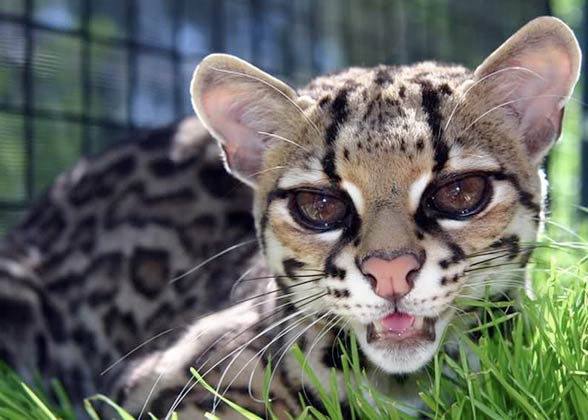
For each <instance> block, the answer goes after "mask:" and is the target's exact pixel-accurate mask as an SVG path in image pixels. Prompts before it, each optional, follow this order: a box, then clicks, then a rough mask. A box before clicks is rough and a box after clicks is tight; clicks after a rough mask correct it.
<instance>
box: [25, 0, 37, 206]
mask: <svg viewBox="0 0 588 420" xmlns="http://www.w3.org/2000/svg"><path fill="white" fill-rule="evenodd" d="M33 7H34V4H33V0H25V16H26V17H27V19H29V20H30V18H31V17H32V15H33ZM24 31H25V34H24V36H25V62H24V68H23V78H22V90H23V93H24V104H23V110H22V111H23V112H22V114H23V116H24V118H23V124H24V127H23V134H24V142H25V155H26V168H25V174H24V177H25V191H26V199H27V200H31V199H32V198H33V194H34V192H35V144H34V134H35V133H34V127H33V108H34V105H33V101H34V97H35V96H34V90H33V88H34V87H33V54H34V51H33V48H34V45H33V42H34V39H33V38H34V37H33V28H32V27H31V26H26V25H25V27H24Z"/></svg>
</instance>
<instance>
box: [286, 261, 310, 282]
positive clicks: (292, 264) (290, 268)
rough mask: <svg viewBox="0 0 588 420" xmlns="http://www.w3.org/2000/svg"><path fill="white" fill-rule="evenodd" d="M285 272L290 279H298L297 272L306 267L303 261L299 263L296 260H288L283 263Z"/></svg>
mask: <svg viewBox="0 0 588 420" xmlns="http://www.w3.org/2000/svg"><path fill="white" fill-rule="evenodd" d="M282 266H283V267H284V272H285V273H286V275H287V276H288V277H290V278H291V279H294V278H295V277H296V270H297V269H299V268H302V267H304V266H305V264H304V263H303V262H302V261H298V260H297V259H295V258H288V259H285V260H284V261H282Z"/></svg>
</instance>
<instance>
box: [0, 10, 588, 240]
mask: <svg viewBox="0 0 588 420" xmlns="http://www.w3.org/2000/svg"><path fill="white" fill-rule="evenodd" d="M585 9H586V7H585V6H584V5H583V3H582V2H581V1H579V0H557V1H551V2H550V1H540V0H533V1H523V0H519V1H514V0H493V1H488V0H486V1H484V0H467V1H461V0H460V1H458V0H315V1H310V0H296V1H290V0H267V1H261V0H224V1H223V0H193V1H188V0H0V233H1V232H3V231H5V230H6V229H7V227H8V226H10V225H12V224H13V223H15V221H17V220H18V218H19V217H20V216H21V215H22V213H23V211H24V210H25V209H26V208H27V206H28V205H29V204H30V203H31V200H33V199H34V197H35V196H37V195H38V194H39V192H41V191H42V190H43V189H44V188H46V186H47V185H48V183H50V182H51V180H52V179H53V178H54V176H55V175H56V174H58V173H59V172H61V171H63V170H64V169H66V168H68V167H69V166H71V164H72V163H73V162H74V161H75V160H76V159H78V158H79V157H80V156H81V155H87V154H94V153H97V152H99V151H101V150H103V149H104V148H106V147H108V146H109V145H111V144H113V143H114V142H116V141H118V140H120V139H121V138H123V137H124V136H125V135H126V134H128V133H129V132H130V131H132V130H135V129H139V128H148V127H155V126H159V125H162V124H167V123H170V122H172V121H174V120H177V119H178V118H180V117H182V116H185V115H189V114H192V109H191V106H190V100H189V94H188V86H189V82H190V78H191V75H192V72H193V70H194V68H195V66H196V65H197V63H198V62H199V61H200V60H201V59H202V57H204V56H205V55H206V54H208V53H210V52H228V53H231V54H235V55H237V56H239V57H241V58H244V59H246V60H249V61H251V62H253V63H254V64H256V65H258V66H260V67H261V68H263V69H264V70H266V71H268V72H270V73H272V74H274V75H276V76H277V77H280V78H283V79H285V80H286V81H288V82H290V83H291V84H293V85H301V84H304V83H306V82H307V81H308V80H309V79H310V78H311V77H312V76H314V75H316V74H319V73H324V72H329V71H333V70H335V69H339V68H342V67H345V66H349V65H361V66H370V65H374V64H377V63H387V64H397V63H410V62H413V61H417V60H423V59H433V58H434V59H436V60H441V61H449V62H460V63H463V64H466V65H468V66H471V67H475V66H476V65H477V64H479V63H480V62H481V60H482V59H483V58H484V57H485V56H486V55H487V54H489V53H490V52H491V51H492V50H493V49H494V48H496V47H497V46H498V45H499V44H500V43H501V42H502V41H504V40H505V39H506V38H507V37H508V36H509V35H510V34H512V33H513V32H514V31H515V30H516V29H518V28H519V27H520V26H522V25H523V24H524V23H526V22H527V21H528V20H530V19H532V18H533V17H535V16H539V15H545V14H556V15H559V16H561V17H562V18H563V19H564V20H566V22H567V23H568V24H570V25H572V26H573V27H575V29H576V30H577V31H578V32H577V33H578V35H579V36H581V35H582V31H581V26H582V22H583V13H584V10H585ZM575 107H576V108H577V109H576V110H575V111H574V110H572V112H571V114H572V117H570V118H572V122H568V125H572V129H570V131H571V137H573V138H574V139H575V140H570V141H569V142H568V140H566V142H567V143H570V144H569V145H568V146H566V147H568V149H565V150H563V151H562V152H557V153H559V154H560V155H562V154H563V155H562V156H564V157H563V158H560V160H561V159H564V158H565V159H573V158H574V156H575V159H576V160H578V158H577V157H578V156H579V153H578V151H579V150H580V147H581V142H580V129H579V126H580V124H579V121H580V116H581V108H582V107H580V106H579V105H577V104H576V105H575ZM583 144H584V145H585V144H587V143H586V142H584V143H583ZM566 156H568V157H567V158H566ZM565 159H564V160H565ZM580 162H581V161H579V160H578V161H577V162H576V163H575V164H572V163H569V162H566V164H565V167H566V169H565V170H566V171H567V172H566V174H565V177H566V178H565V179H566V181H565V182H564V184H563V186H561V188H563V189H566V188H568V187H566V185H568V184H569V185H573V186H574V187H573V188H575V190H571V189H570V191H568V195H567V196H565V197H564V198H563V199H562V200H564V201H569V203H567V205H568V207H570V206H573V202H572V201H573V197H577V195H578V192H579V189H580V187H579V185H580V176H581V172H582V170H583V171H586V168H584V167H583V166H586V164H584V165H583V166H582V165H581V164H580ZM553 170H558V169H557V168H555V169H553ZM550 172H553V171H552V170H551V168H550ZM552 177H553V176H552ZM562 177H564V175H562ZM584 177H585V178H586V174H585V175H584ZM558 179H559V178H558ZM561 179H564V178H561ZM562 182H563V181H562ZM566 183H567V184H566ZM584 188H586V186H584ZM568 189H569V188H568ZM564 195H565V194H564ZM586 196H587V197H588V192H586ZM566 197H567V198H566ZM570 200H572V201H570ZM587 201H588V199H587Z"/></svg>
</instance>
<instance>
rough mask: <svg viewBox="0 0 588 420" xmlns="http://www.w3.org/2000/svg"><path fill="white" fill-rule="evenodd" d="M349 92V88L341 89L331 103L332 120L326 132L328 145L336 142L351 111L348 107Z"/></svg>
mask: <svg viewBox="0 0 588 420" xmlns="http://www.w3.org/2000/svg"><path fill="white" fill-rule="evenodd" d="M348 93H349V90H348V88H343V89H341V90H340V91H339V93H337V96H335V99H334V100H333V102H332V103H331V107H330V112H331V118H332V121H331V124H330V125H329V127H327V132H326V134H325V140H326V142H327V146H331V145H332V144H333V143H334V142H335V140H336V139H337V135H338V134H339V129H340V128H341V125H342V124H344V123H345V120H346V119H347V116H348V113H349V110H348V109H347V95H348Z"/></svg>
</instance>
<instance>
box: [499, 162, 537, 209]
mask: <svg viewBox="0 0 588 420" xmlns="http://www.w3.org/2000/svg"><path fill="white" fill-rule="evenodd" d="M489 175H491V176H493V177H494V178H495V179H497V180H498V181H508V182H510V183H511V185H512V186H513V188H514V189H515V190H517V194H518V196H519V201H520V203H521V204H522V205H523V206H525V207H526V208H528V209H529V210H531V211H533V212H534V213H536V214H537V216H538V215H539V212H540V211H541V206H540V205H539V204H537V203H535V202H534V201H533V194H531V193H530V192H528V191H526V190H525V189H523V187H521V184H520V182H519V180H518V178H517V177H516V175H515V174H509V173H506V172H498V171H496V172H491V173H489Z"/></svg>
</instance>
